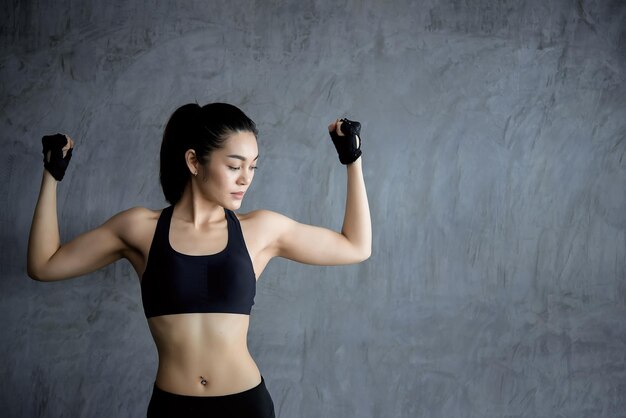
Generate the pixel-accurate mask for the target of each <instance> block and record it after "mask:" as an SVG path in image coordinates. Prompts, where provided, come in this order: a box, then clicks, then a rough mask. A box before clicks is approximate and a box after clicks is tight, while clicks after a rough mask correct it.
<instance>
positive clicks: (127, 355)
mask: <svg viewBox="0 0 626 418" xmlns="http://www.w3.org/2000/svg"><path fill="white" fill-rule="evenodd" d="M90 3H91V4H90ZM0 7H1V10H0V16H1V17H0V22H1V39H0V42H1V51H2V52H1V55H0V81H1V85H0V93H1V94H0V108H1V117H0V132H2V133H1V136H2V149H3V152H2V154H1V156H0V160H1V161H0V165H1V168H0V174H1V181H0V193H1V195H2V196H3V199H2V210H1V211H0V212H1V213H0V228H1V229H0V231H1V234H0V240H1V241H0V244H1V246H2V251H1V252H0V269H1V276H2V280H1V281H0V292H1V293H0V298H1V305H0V327H1V330H2V338H1V339H0V358H1V359H2V363H3V364H2V368H1V370H0V411H3V413H2V414H3V416H7V417H138V416H142V415H143V414H144V413H145V408H146V406H147V403H148V399H149V395H150V390H151V387H152V384H153V381H154V374H155V370H156V361H157V357H156V350H155V348H154V346H153V343H152V341H151V338H150V334H149V332H148V328H147V324H146V320H145V318H144V316H143V312H142V308H141V300H140V292H139V282H138V279H137V277H136V274H135V273H134V271H133V269H132V268H131V266H130V263H128V262H127V261H125V260H123V261H120V262H117V263H115V264H113V265H110V266H107V267H105V268H103V269H101V270H100V271H98V272H96V273H93V274H90V275H88V276H85V277H81V278H77V279H74V280H68V281H64V282H59V283H48V284H46V283H39V282H35V281H31V280H30V279H29V278H28V277H27V275H26V248H27V240H28V232H29V228H30V222H31V220H32V215H33V210H34V206H35V203H36V199H37V195H38V192H39V186H40V182H41V174H42V170H43V167H42V154H41V136H42V135H44V134H48V133H54V132H57V131H62V132H67V133H68V134H70V135H71V136H72V137H73V138H74V140H75V141H76V147H75V150H74V153H73V158H72V162H71V164H70V167H69V170H68V172H67V174H66V177H65V179H64V180H63V181H62V182H61V183H60V185H59V187H58V213H59V220H60V231H61V237H62V240H63V241H67V240H69V239H71V238H72V237H74V236H76V235H78V234H80V233H82V232H84V231H86V230H88V229H91V228H95V227H97V226H98V225H100V224H101V223H102V222H104V221H105V220H106V219H108V218H109V217H111V216H112V215H114V214H115V213H117V212H119V211H121V210H124V209H126V208H129V207H132V206H145V207H149V208H152V209H158V208H162V207H164V206H166V202H165V200H164V198H163V196H162V193H161V190H160V186H159V183H158V150H159V146H160V139H161V134H162V129H163V127H164V124H165V122H166V120H167V118H168V117H169V115H170V114H171V112H172V111H173V110H174V109H175V108H176V107H178V106H179V105H181V104H183V103H187V102H192V101H196V100H197V101H198V102H199V103H201V104H205V103H207V102H212V101H226V102H231V103H234V104H236V105H239V106H240V107H242V108H243V109H244V111H246V112H247V113H248V114H249V115H250V116H251V117H252V118H253V119H254V120H255V121H257V123H258V125H259V128H260V151H261V160H260V170H259V172H258V173H257V177H256V178H255V184H254V185H253V188H252V192H251V193H250V195H249V196H248V197H247V200H246V201H245V202H244V206H243V207H242V212H246V211H248V210H252V209H256V208H267V209H272V210H276V211H279V212H281V213H284V214H286V215H288V216H291V217H293V218H295V219H297V220H299V221H302V222H308V223H313V224H317V225H323V226H327V227H330V228H335V229H339V228H340V227H341V221H342V215H343V205H344V199H345V168H344V167H343V166H341V165H340V164H339V162H338V160H337V157H336V153H335V150H334V148H333V146H332V144H331V143H330V142H329V139H328V137H327V132H326V126H327V124H328V123H329V122H330V121H331V120H332V119H334V118H335V117H338V116H348V117H351V118H354V119H357V120H360V121H362V122H363V150H364V157H363V167H364V172H365V178H366V184H367V189H368V193H369V197H370V204H371V211H372V221H373V227H374V250H373V251H374V252H373V255H372V257H371V258H370V259H369V260H368V261H366V262H365V263H362V264H360V265H354V266H341V267H316V266H308V265H301V264H297V263H293V262H289V261H286V260H274V261H272V262H271V263H270V265H269V267H268V268H267V270H266V271H265V273H264V274H263V276H262V277H261V279H260V282H259V287H258V296H257V299H256V305H255V307H254V310H253V314H252V322H251V329H250V335H249V343H250V349H251V351H252V354H253V356H254V357H255V359H256V360H257V362H258V364H259V367H260V368H261V372H262V373H263V374H264V376H265V378H266V381H267V385H268V388H269V390H270V392H271V394H272V396H273V398H274V402H275V405H276V410H277V413H278V416H279V417H281V418H292V417H311V418H313V417H337V418H341V417H505V416H506V417H625V416H626V412H624V411H626V361H625V356H626V354H625V353H626V280H625V279H626V158H625V153H626V140H625V137H626V122H625V119H626V118H625V116H626V87H625V86H626V84H625V68H626V25H625V23H624V22H625V21H626V3H624V2H623V1H587V0H578V1H574V0H569V1H565V0H557V1H549V2H548V1H543V0H535V1H517V0H515V1H513V0H510V1H495V0H493V1H488V0H485V1H481V0H476V1H471V2H466V1H456V0H442V1H435V0H430V1H421V2H415V1H408V0H405V1H375V0H369V1H347V2H346V1H344V2H334V1H329V0H317V1H311V2H301V1H296V0H291V1H288V0H284V1H274V2H263V1H257V2H245V1H219V2H215V1H210V2H209V1H193V2H192V1H189V2H188V1H185V2H182V1H180V2H161V1H158V2H157V1H143V0H134V1H130V2H129V1H119V0H114V1H107V2H70V1H54V2H53V1H19V0H13V1H7V2H3V4H2V6H0Z"/></svg>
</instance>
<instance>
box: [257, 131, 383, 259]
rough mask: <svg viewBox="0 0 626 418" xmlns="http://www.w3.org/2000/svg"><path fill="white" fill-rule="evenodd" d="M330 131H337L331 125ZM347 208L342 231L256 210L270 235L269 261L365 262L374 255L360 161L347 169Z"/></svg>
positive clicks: (266, 232) (267, 249)
mask: <svg viewBox="0 0 626 418" xmlns="http://www.w3.org/2000/svg"><path fill="white" fill-rule="evenodd" d="M330 128H331V129H336V126H335V125H331V127H330ZM347 172H348V185H347V193H346V209H345V214H344V219H343V226H342V228H341V232H340V233H339V232H336V231H333V230H330V229H327V228H323V227H319V226H314V225H307V224H303V223H299V222H296V221H294V220H292V219H290V218H289V217H287V216H284V215H281V214H279V213H276V212H272V211H267V210H263V211H257V213H256V216H257V217H259V220H260V224H262V225H265V227H264V228H265V231H264V234H267V235H268V236H270V239H269V240H268V245H267V248H266V251H268V255H269V258H271V257H275V256H278V257H284V258H288V259H290V260H294V261H298V262H301V263H306V264H317V265H338V264H353V263H358V262H360V261H363V260H365V259H367V258H369V256H370V255H371V252H372V224H371V219H370V210H369V204H368V200H367V192H366V190H365V181H364V178H363V170H362V163H361V158H360V157H359V158H358V159H357V160H356V161H354V162H353V163H352V164H349V165H348V166H347Z"/></svg>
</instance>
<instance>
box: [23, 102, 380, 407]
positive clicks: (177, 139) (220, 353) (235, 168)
mask: <svg viewBox="0 0 626 418" xmlns="http://www.w3.org/2000/svg"><path fill="white" fill-rule="evenodd" d="M328 129H329V133H330V137H331V139H332V141H333V144H334V145H335V148H336V150H337V152H338V154H339V159H340V161H341V163H342V164H345V165H346V167H347V172H348V187H347V198H346V208H345V215H344V221H343V227H342V230H341V232H335V231H332V230H329V229H326V228H322V227H318V226H312V225H306V224H302V223H299V222H296V221H294V220H292V219H290V218H288V217H287V216H284V215H281V214H279V213H277V212H273V211H269V210H255V211H252V212H249V213H246V214H237V213H235V211H236V210H238V209H239V208H240V206H241V202H242V199H243V198H244V196H245V193H246V192H247V190H248V188H249V187H250V185H251V183H252V179H253V177H254V170H255V169H256V164H257V162H258V160H259V152H258V147H257V128H256V125H255V123H254V122H253V121H252V120H250V119H249V118H248V117H247V116H246V115H245V114H244V113H243V112H242V111H241V110H240V109H238V108H237V107H235V106H233V105H229V104H225V103H212V104H208V105H205V106H202V107H201V106H199V105H197V104H187V105H184V106H182V107H180V108H178V109H177V110H176V111H175V112H174V113H173V114H172V116H171V117H170V119H169V121H168V123H167V125H166V128H165V133H164V135H163V141H162V144H161V152H160V181H161V186H162V189H163V192H164V195H165V198H166V200H167V201H168V202H169V203H170V206H168V207H166V208H164V209H162V210H156V211H155V210H150V209H146V208H141V207H134V208H131V209H127V210H125V211H122V212H120V213H118V214H116V215H114V216H113V217H111V218H110V219H109V220H107V221H106V222H105V223H104V224H102V225H101V226H99V227H98V228H96V229H93V230H91V231H88V232H85V233H83V234H81V235H79V236H77V237H76V238H74V239H73V240H71V241H69V242H67V243H65V244H63V245H61V242H60V238H59V228H58V220H57V210H56V187H57V183H58V182H59V181H61V180H62V179H63V176H64V174H65V170H66V168H67V166H68V163H69V161H70V159H71V156H72V149H73V147H74V142H73V141H72V139H70V138H69V137H67V136H65V135H61V134H56V135H51V136H46V137H44V138H43V139H42V143H43V154H44V167H45V170H44V174H43V180H42V185H41V191H40V195H39V200H38V202H37V206H36V208H35V213H34V216H33V223H32V226H31V230H30V237H29V242H28V261H27V264H28V266H27V267H28V275H29V276H30V277H31V278H33V279H35V280H39V281H55V280H63V279H69V278H72V277H77V276H82V275H85V274H88V273H91V272H93V271H95V270H98V269H100V268H102V267H104V266H106V265H108V264H110V263H113V262H115V261H117V260H119V259H121V258H126V259H128V260H129V261H130V263H131V264H132V266H133V267H134V268H135V270H136V271H137V275H138V277H139V278H140V280H141V295H142V302H143V307H144V312H145V315H146V318H147V321H148V326H149V328H150V331H151V334H152V336H153V338H154V341H155V344H156V347H157V350H158V354H159V366H158V371H157V375H156V379H155V382H154V385H153V392H152V397H151V399H150V403H149V406H148V417H173V416H192V415H187V414H193V416H198V417H200V416H207V417H213V416H215V417H230V416H232V417H242V416H245V417H251V418H252V417H263V418H265V417H274V405H273V401H272V398H271V396H270V394H269V392H268V390H267V388H266V387H265V381H264V378H263V376H262V375H261V373H260V371H259V369H258V367H257V365H256V363H255V362H254V360H253V358H252V357H251V355H250V353H249V351H248V347H247V333H248V326H249V320H250V311H251V308H252V305H253V304H254V296H255V294H256V282H257V280H258V278H259V277H260V276H261V273H262V272H263V270H264V269H265V267H266V265H267V263H268V262H269V261H270V260H271V259H272V258H273V257H284V258H287V259H290V260H294V261H298V262H301V263H307V264H316V265H340V264H352V263H358V262H361V261H363V260H365V259H367V258H368V257H369V256H370V253H371V242H372V232H371V221H370V213H369V205H368V201H367V194H366V190H365V183H364V180H363V172H362V168H361V158H360V157H361V138H360V124H359V123H358V122H353V121H350V120H348V119H341V120H339V119H338V120H336V121H334V122H332V123H331V124H330V125H329V127H328Z"/></svg>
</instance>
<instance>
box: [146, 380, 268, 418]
mask: <svg viewBox="0 0 626 418" xmlns="http://www.w3.org/2000/svg"><path fill="white" fill-rule="evenodd" d="M177 417H190V418H195V417H203V418H204V417H207V418H231V417H232V418H239V417H246V418H275V415H274V402H272V397H271V396H270V394H269V392H268V391H267V388H266V387H265V380H264V379H263V376H261V383H259V384H258V385H257V386H255V387H253V388H252V389H248V390H245V391H243V392H239V393H233V394H230V395H223V396H187V395H177V394H175V393H170V392H166V391H164V390H161V389H159V388H158V387H157V385H156V383H155V384H154V387H153V389H152V398H150V404H148V415H147V418H177Z"/></svg>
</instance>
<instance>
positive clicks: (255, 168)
mask: <svg viewBox="0 0 626 418" xmlns="http://www.w3.org/2000/svg"><path fill="white" fill-rule="evenodd" d="M250 168H251V169H252V170H258V169H259V167H257V166H254V167H250Z"/></svg>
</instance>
